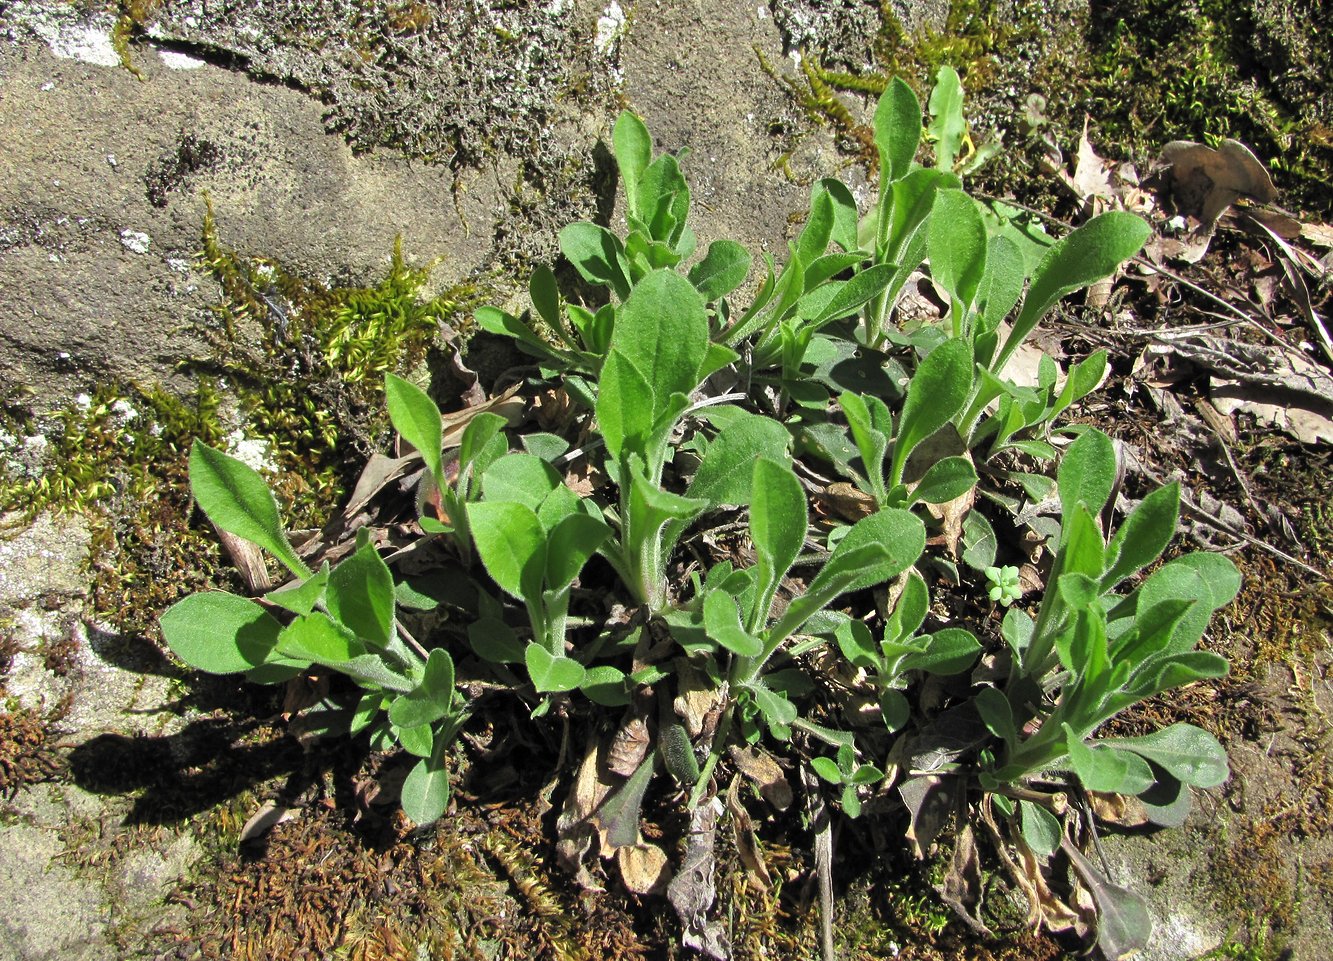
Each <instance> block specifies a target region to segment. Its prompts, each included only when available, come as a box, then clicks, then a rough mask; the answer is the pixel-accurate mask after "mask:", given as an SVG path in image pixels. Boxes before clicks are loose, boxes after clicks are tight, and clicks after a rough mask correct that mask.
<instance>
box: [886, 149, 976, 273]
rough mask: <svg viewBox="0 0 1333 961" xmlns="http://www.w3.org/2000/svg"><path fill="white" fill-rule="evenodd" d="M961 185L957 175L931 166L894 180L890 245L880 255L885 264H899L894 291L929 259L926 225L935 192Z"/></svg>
mask: <svg viewBox="0 0 1333 961" xmlns="http://www.w3.org/2000/svg"><path fill="white" fill-rule="evenodd" d="M960 186H962V182H961V181H960V180H959V179H958V178H957V177H955V176H954V175H953V174H950V173H945V172H944V171H942V170H931V169H930V168H928V167H917V168H916V169H915V170H912V171H911V172H909V173H908V174H907V176H905V177H904V178H903V179H902V180H899V181H897V182H896V183H894V185H893V196H892V201H893V209H892V211H891V213H890V219H889V223H888V235H887V237H886V238H885V241H886V243H887V246H886V247H885V248H884V250H883V252H882V257H881V258H880V262H881V263H893V264H897V265H898V276H897V277H896V278H895V279H894V287H893V288H891V290H893V291H896V290H898V289H901V286H902V284H904V283H906V281H907V277H908V275H910V274H911V273H912V271H914V270H916V268H917V267H919V266H920V265H921V261H922V260H924V259H925V256H926V243H927V230H923V229H922V228H923V227H925V226H926V224H927V223H928V221H929V217H930V212H931V210H932V209H933V208H934V206H935V192H936V191H937V190H941V189H947V188H951V187H952V188H957V187H960Z"/></svg>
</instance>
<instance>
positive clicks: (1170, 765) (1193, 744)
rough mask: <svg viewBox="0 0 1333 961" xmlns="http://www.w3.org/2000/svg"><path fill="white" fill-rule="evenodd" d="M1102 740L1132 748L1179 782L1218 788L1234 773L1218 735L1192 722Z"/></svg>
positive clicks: (1109, 743) (1117, 745) (1115, 745)
mask: <svg viewBox="0 0 1333 961" xmlns="http://www.w3.org/2000/svg"><path fill="white" fill-rule="evenodd" d="M1103 743H1105V744H1108V745H1111V746H1114V747H1117V748H1123V749H1124V750H1126V751H1133V752H1134V753H1135V754H1137V755H1139V756H1140V757H1145V758H1147V759H1148V760H1149V761H1152V762H1153V763H1154V764H1156V765H1157V766H1158V767H1160V768H1162V769H1163V770H1164V771H1166V772H1167V773H1168V774H1170V775H1171V776H1172V777H1174V778H1175V779H1176V780H1177V781H1180V782H1181V783H1183V784H1189V785H1192V786H1194V787H1199V788H1210V787H1217V786H1218V785H1220V784H1222V783H1223V782H1224V781H1226V779H1227V778H1228V777H1230V775H1231V771H1230V768H1229V767H1228V766H1227V752H1226V751H1225V750H1223V748H1222V745H1221V744H1219V743H1218V741H1217V738H1215V737H1213V735H1211V734H1209V733H1208V732H1207V731H1205V730H1203V729H1202V728H1198V727H1195V726H1194V725H1193V724H1184V723H1180V724H1172V725H1171V726H1170V727H1168V728H1165V729H1163V730H1161V731H1154V732H1153V733H1151V734H1144V735H1142V736H1141V737H1126V738H1116V739H1115V740H1108V741H1105V742H1103Z"/></svg>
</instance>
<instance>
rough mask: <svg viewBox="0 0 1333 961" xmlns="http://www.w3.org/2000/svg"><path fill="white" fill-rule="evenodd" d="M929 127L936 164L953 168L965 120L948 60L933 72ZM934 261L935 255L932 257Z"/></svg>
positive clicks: (960, 88) (960, 91) (959, 89)
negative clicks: (933, 82)
mask: <svg viewBox="0 0 1333 961" xmlns="http://www.w3.org/2000/svg"><path fill="white" fill-rule="evenodd" d="M928 109H929V110H930V127H929V128H928V129H927V131H926V133H927V135H928V136H929V137H930V139H931V140H933V141H935V166H936V167H937V168H939V169H940V170H952V169H953V165H954V161H956V160H957V159H958V148H959V147H960V146H961V145H962V143H963V133H964V131H966V129H967V122H966V121H965V120H964V119H963V85H962V82H961V81H960V80H959V79H958V71H956V70H954V68H953V67H950V66H949V65H948V64H945V65H944V66H943V67H940V69H939V72H938V73H937V74H936V75H935V89H934V90H932V91H931V92H930V103H929V108H928ZM931 264H932V266H933V265H934V257H932V258H931Z"/></svg>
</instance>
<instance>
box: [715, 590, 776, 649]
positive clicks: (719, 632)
mask: <svg viewBox="0 0 1333 961" xmlns="http://www.w3.org/2000/svg"><path fill="white" fill-rule="evenodd" d="M704 629H705V630H706V631H707V632H708V636H709V637H710V638H712V639H713V640H714V641H716V642H717V643H718V644H720V645H722V646H723V647H725V648H726V649H727V650H729V651H731V652H732V653H733V654H739V655H740V656H741V657H758V656H759V655H760V654H761V653H763V650H764V643H763V641H761V640H760V639H759V638H757V637H755V636H754V635H752V634H750V633H749V632H748V631H746V630H745V627H744V625H742V624H741V613H740V611H739V610H738V609H737V607H736V599H735V598H734V597H732V596H731V595H730V594H728V593H727V592H726V591H721V590H717V591H710V592H709V593H708V594H707V595H705V596H704Z"/></svg>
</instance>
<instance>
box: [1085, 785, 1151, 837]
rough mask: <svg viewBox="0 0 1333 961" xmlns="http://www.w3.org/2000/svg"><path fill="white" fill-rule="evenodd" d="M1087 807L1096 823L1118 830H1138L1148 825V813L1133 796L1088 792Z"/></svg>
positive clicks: (1141, 803)
mask: <svg viewBox="0 0 1333 961" xmlns="http://www.w3.org/2000/svg"><path fill="white" fill-rule="evenodd" d="M1087 795H1088V806H1089V807H1090V808H1092V813H1093V815H1094V816H1096V818H1097V820H1098V821H1101V822H1103V823H1105V824H1113V825H1115V826H1116V827H1120V828H1138V827H1143V825H1145V824H1147V823H1148V811H1147V809H1146V808H1145V807H1144V806H1143V802H1142V801H1140V800H1139V799H1138V798H1137V797H1134V796H1133V795H1124V794H1105V793H1103V792H1101V791H1088V792H1087Z"/></svg>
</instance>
